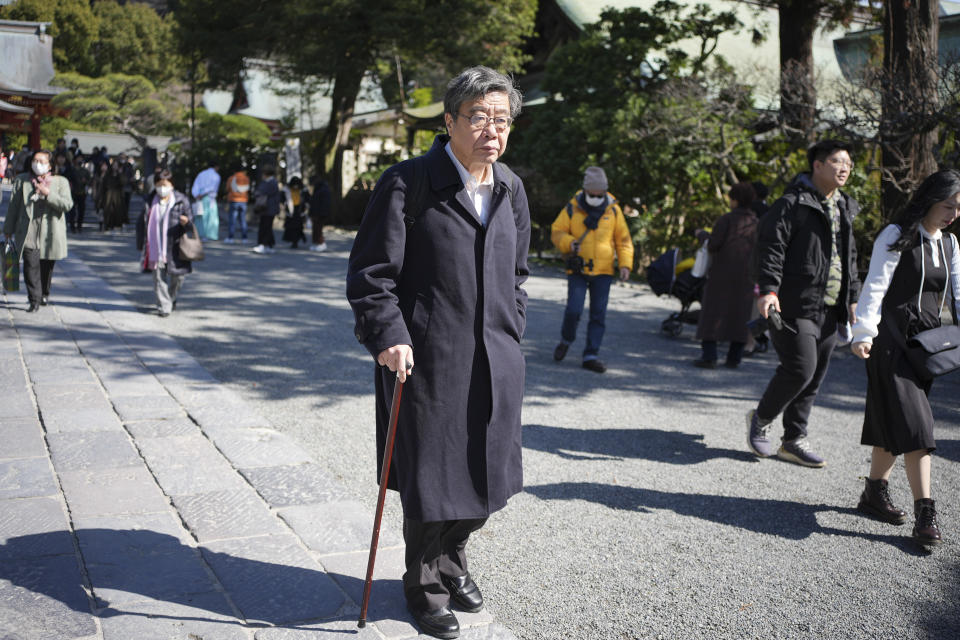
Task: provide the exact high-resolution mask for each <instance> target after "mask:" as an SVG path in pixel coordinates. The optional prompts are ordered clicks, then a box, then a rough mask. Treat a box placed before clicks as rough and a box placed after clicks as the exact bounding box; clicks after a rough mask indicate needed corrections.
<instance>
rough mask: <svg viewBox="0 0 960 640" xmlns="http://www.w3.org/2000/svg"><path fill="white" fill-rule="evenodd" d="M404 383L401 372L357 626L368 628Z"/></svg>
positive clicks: (395, 395) (384, 456) (382, 469)
mask: <svg viewBox="0 0 960 640" xmlns="http://www.w3.org/2000/svg"><path fill="white" fill-rule="evenodd" d="M402 394H403V383H402V382H400V372H399V371H398V372H397V381H396V382H395V383H394V385H393V402H392V403H391V405H390V422H389V424H388V428H387V442H386V445H385V446H384V449H383V466H382V468H381V469H380V495H379V496H378V497H377V511H376V515H374V517H373V537H372V538H371V539H370V557H369V558H368V559H367V579H366V581H365V582H364V584H363V603H362V604H361V605H360V619H359V620H358V621H357V626H358V627H359V628H361V629H363V628H364V627H365V626H367V605H368V604H370V588H371V587H372V586H373V563H374V562H376V560H377V543H378V542H379V541H380V521H381V520H383V501H384V500H385V499H386V497H387V478H388V477H389V476H390V460H391V459H392V458H393V443H394V440H396V439H397V418H399V415H398V414H399V413H400V411H399V409H400V396H401V395H402Z"/></svg>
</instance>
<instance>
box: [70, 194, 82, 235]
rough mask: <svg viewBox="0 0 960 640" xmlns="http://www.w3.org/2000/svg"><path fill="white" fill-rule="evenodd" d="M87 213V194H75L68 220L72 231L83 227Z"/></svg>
mask: <svg viewBox="0 0 960 640" xmlns="http://www.w3.org/2000/svg"><path fill="white" fill-rule="evenodd" d="M86 213H87V194H86V193H75V194H73V208H72V209H70V211H69V213H67V222H68V223H69V224H70V231H81V230H82V229H83V217H84V216H85V215H86Z"/></svg>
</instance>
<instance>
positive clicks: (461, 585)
mask: <svg viewBox="0 0 960 640" xmlns="http://www.w3.org/2000/svg"><path fill="white" fill-rule="evenodd" d="M440 579H441V581H442V582H443V586H445V587H446V588H447V590H448V591H450V599H451V600H453V603H454V604H455V605H457V606H458V607H459V608H461V609H463V610H464V611H466V612H467V613H476V612H477V611H480V610H481V609H483V595H482V594H481V593H480V587H478V586H477V583H476V582H474V581H473V578H471V577H470V574H469V573H465V574H463V575H462V576H460V577H459V578H448V577H447V576H442V577H441V578H440Z"/></svg>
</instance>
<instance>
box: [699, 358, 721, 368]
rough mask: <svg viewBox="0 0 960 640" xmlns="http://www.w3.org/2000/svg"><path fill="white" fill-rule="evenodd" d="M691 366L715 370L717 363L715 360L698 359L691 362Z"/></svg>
mask: <svg viewBox="0 0 960 640" xmlns="http://www.w3.org/2000/svg"><path fill="white" fill-rule="evenodd" d="M693 366H695V367H699V368H701V369H716V368H717V361H716V360H704V359H703V358H698V359H696V360H694V361H693Z"/></svg>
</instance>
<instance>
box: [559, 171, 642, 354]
mask: <svg viewBox="0 0 960 640" xmlns="http://www.w3.org/2000/svg"><path fill="white" fill-rule="evenodd" d="M550 239H551V240H552V241H553V244H554V245H555V246H556V247H557V249H559V250H560V251H562V252H564V253H565V254H568V255H572V254H575V255H577V256H579V257H580V258H582V261H583V262H582V265H583V266H582V269H580V270H579V271H574V270H572V269H567V308H566V311H564V314H563V326H562V327H561V328H560V336H561V341H560V344H558V345H557V348H556V349H554V351H553V359H554V360H557V361H560V360H563V358H564V356H566V355H567V349H569V348H570V345H571V344H572V343H573V341H574V340H575V339H576V336H577V324H579V322H580V315H581V314H582V313H583V303H584V299H585V298H586V294H587V290H588V289H589V290H590V322H589V323H588V325H587V346H586V348H585V349H584V350H583V368H584V369H589V370H590V371H595V372H597V373H603V372H604V371H606V370H607V368H606V366H604V364H603V362H601V361H600V359H599V358H598V357H597V354H598V353H599V352H600V343H601V342H602V341H603V332H604V329H605V328H606V325H605V322H606V315H607V300H609V298H610V285H611V283H612V282H613V275H614V273H616V271H615V270H614V258H616V262H617V267H618V269H617V270H618V271H619V274H620V279H621V280H626V279H627V278H628V277H629V276H630V271H631V270H632V268H633V240H632V239H631V238H630V230H629V229H628V228H627V221H626V219H625V218H624V217H623V211H621V210H620V205H618V204H617V200H616V198H614V197H613V195H612V194H610V193H608V192H607V175H606V174H605V173H604V171H603V169H601V168H600V167H587V170H586V172H585V173H584V175H583V189H582V190H581V191H578V192H577V193H576V194H575V195H574V196H573V198H572V199H571V200H570V202H568V203H567V206H566V207H564V208H563V210H562V211H560V214H559V215H557V219H556V220H554V221H553V225H552V227H551V234H550Z"/></svg>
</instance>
